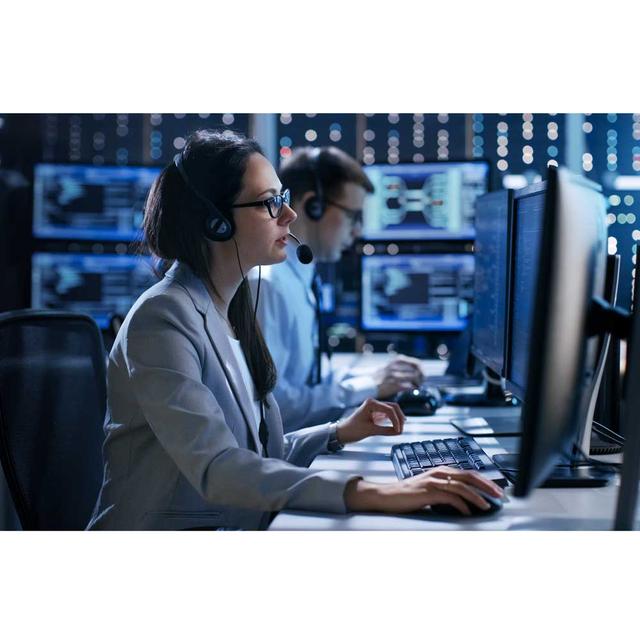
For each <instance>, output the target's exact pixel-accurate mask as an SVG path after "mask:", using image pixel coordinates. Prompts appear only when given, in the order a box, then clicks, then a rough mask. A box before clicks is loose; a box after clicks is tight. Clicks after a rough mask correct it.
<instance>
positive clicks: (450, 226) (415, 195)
mask: <svg viewBox="0 0 640 640" xmlns="http://www.w3.org/2000/svg"><path fill="white" fill-rule="evenodd" d="M364 171H365V172H366V174H367V176H368V178H369V179H370V180H371V182H372V183H373V186H374V189H375V191H374V193H373V194H371V195H369V196H367V199H366V202H365V207H364V211H363V229H362V236H363V238H365V239H367V240H414V239H415V240H440V239H441V240H452V239H453V240H458V239H459V240H465V239H472V238H473V237H474V205H475V200H476V198H477V197H478V196H479V195H482V194H483V193H486V192H487V187H488V179H489V165H488V164H487V163H486V162H430V163H423V164H388V165H382V164H381V165H371V166H368V167H364Z"/></svg>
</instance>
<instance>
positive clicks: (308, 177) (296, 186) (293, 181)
mask: <svg viewBox="0 0 640 640" xmlns="http://www.w3.org/2000/svg"><path fill="white" fill-rule="evenodd" d="M314 165H315V173H316V174H317V176H318V180H319V181H320V186H321V187H322V190H323V193H324V195H325V197H328V198H339V197H340V195H342V189H343V187H344V185H345V184H346V183H348V182H353V183H355V184H357V185H360V186H361V187H363V188H364V190H365V191H366V192H367V193H373V191H374V189H373V184H372V183H371V180H369V178H368V177H367V174H366V173H365V172H364V171H363V170H362V167H361V166H360V165H359V164H358V162H356V160H354V159H353V158H352V157H351V156H350V155H349V154H348V153H345V152H344V151H342V150H341V149H338V147H320V148H319V149H318V147H299V148H297V149H295V150H294V151H293V153H292V154H291V155H290V156H289V157H288V158H286V159H285V160H283V161H282V163H281V164H280V171H279V176H280V180H281V181H282V184H283V185H284V186H285V187H287V188H288V189H290V191H291V198H292V200H294V201H295V200H297V199H298V198H301V197H302V196H303V195H304V194H305V193H306V192H307V191H313V192H314V193H315V191H316V190H317V186H316V178H315V177H314Z"/></svg>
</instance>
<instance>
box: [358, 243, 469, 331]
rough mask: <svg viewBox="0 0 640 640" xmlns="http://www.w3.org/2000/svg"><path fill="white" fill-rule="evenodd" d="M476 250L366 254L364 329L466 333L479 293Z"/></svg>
mask: <svg viewBox="0 0 640 640" xmlns="http://www.w3.org/2000/svg"><path fill="white" fill-rule="evenodd" d="M473 263H474V260H473V255H472V254H461V253H459V254H405V255H394V256H391V255H371V256H366V255H363V256H362V265H361V269H362V270H361V274H362V275H361V278H362V281H361V285H362V288H361V325H362V329H363V330H364V331H461V330H463V329H464V328H465V327H466V324H467V316H468V314H469V304H470V300H471V299H472V297H473Z"/></svg>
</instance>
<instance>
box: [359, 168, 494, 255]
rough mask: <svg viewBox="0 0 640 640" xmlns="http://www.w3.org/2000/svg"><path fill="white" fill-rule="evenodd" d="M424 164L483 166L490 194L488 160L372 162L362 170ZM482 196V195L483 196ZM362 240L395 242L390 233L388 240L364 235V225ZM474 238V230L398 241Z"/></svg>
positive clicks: (470, 239) (459, 240)
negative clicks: (459, 233) (453, 234)
mask: <svg viewBox="0 0 640 640" xmlns="http://www.w3.org/2000/svg"><path fill="white" fill-rule="evenodd" d="M425 164H429V165H447V164H483V165H484V166H485V168H486V175H485V188H486V191H485V193H490V192H491V179H492V177H493V176H492V163H491V161H490V160H489V159H488V158H472V159H465V158H462V159H456V158H447V159H446V160H428V159H425V160H424V161H423V162H410V161H406V162H402V161H400V162H397V163H395V164H391V163H390V162H373V163H372V164H363V165H362V168H363V170H364V171H365V173H366V170H367V168H369V167H382V166H384V167H402V166H413V167H419V166H422V165H425ZM483 195H484V194H483ZM361 238H362V240H364V241H367V242H393V241H394V240H396V239H395V238H394V237H393V234H392V233H390V237H389V238H372V237H369V236H367V235H366V233H365V231H364V224H363V226H362V236H361ZM474 238H475V230H474V233H473V234H466V235H456V236H447V235H442V236H439V237H432V236H421V237H417V238H415V239H413V240H411V239H409V238H402V239H401V240H398V241H399V242H412V241H413V242H472V241H473V240H474Z"/></svg>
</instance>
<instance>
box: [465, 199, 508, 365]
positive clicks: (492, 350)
mask: <svg viewBox="0 0 640 640" xmlns="http://www.w3.org/2000/svg"><path fill="white" fill-rule="evenodd" d="M511 193H512V192H510V191H507V190H505V191H496V192H495V193H488V194H486V195H483V196H480V197H479V198H478V199H477V200H476V240H475V251H474V255H475V280H474V283H475V285H474V303H473V317H472V335H471V350H472V353H473V354H474V355H475V356H476V358H478V360H480V362H482V364H484V365H485V366H486V367H489V368H490V369H492V370H493V371H495V372H496V373H497V374H498V375H501V376H503V375H504V360H505V331H506V319H507V291H508V282H509V281H508V278H509V222H510V211H509V209H510V206H511Z"/></svg>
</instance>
